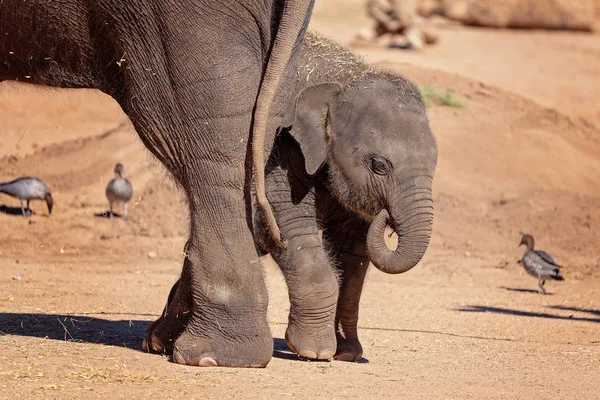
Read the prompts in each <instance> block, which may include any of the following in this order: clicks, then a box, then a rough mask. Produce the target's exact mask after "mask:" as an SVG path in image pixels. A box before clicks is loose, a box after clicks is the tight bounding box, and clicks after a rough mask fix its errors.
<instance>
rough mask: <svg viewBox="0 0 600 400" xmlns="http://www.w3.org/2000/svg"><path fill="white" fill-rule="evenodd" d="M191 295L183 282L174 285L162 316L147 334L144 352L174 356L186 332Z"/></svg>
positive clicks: (143, 347)
mask: <svg viewBox="0 0 600 400" xmlns="http://www.w3.org/2000/svg"><path fill="white" fill-rule="evenodd" d="M184 268H185V267H184ZM189 294H190V291H189V288H187V287H185V285H183V284H181V280H178V281H177V282H176V283H175V285H173V288H172V289H171V293H170V294H169V300H168V301H167V305H166V306H165V309H164V311H163V313H162V315H161V316H160V318H159V319H157V320H156V321H155V322H154V323H153V324H152V325H151V326H150V327H149V328H148V331H147V332H146V338H145V339H144V343H143V344H142V349H144V351H147V352H149V353H161V354H167V355H172V354H173V345H174V344H175V341H176V340H177V338H179V336H180V335H181V334H182V333H183V331H184V330H185V326H186V324H187V322H188V320H189V317H190V312H191V309H192V301H191V298H190V295H189Z"/></svg>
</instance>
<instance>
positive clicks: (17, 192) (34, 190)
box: [0, 177, 54, 217]
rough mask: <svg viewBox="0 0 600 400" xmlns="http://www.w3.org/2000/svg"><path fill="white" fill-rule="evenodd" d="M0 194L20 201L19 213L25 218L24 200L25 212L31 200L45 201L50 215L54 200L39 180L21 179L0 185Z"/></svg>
mask: <svg viewBox="0 0 600 400" xmlns="http://www.w3.org/2000/svg"><path fill="white" fill-rule="evenodd" d="M0 193H5V194H8V195H10V196H13V197H16V198H17V199H19V201H21V213H22V214H23V216H24V217H27V214H26V213H25V207H24V206H23V201H24V200H27V210H30V208H29V202H30V201H31V200H45V201H46V205H47V206H48V214H52V207H53V206H54V199H53V198H52V194H51V193H50V189H48V186H47V185H46V184H45V183H44V182H43V181H42V180H41V179H39V178H32V177H23V178H19V179H15V180H14V181H11V182H6V183H0Z"/></svg>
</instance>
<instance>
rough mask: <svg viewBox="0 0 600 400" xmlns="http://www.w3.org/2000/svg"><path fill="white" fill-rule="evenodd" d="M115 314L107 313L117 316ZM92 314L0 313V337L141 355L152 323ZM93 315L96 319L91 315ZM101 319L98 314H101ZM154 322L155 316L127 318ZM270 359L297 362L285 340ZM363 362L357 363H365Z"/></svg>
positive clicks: (275, 345)
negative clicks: (123, 350)
mask: <svg viewBox="0 0 600 400" xmlns="http://www.w3.org/2000/svg"><path fill="white" fill-rule="evenodd" d="M116 314H117V313H107V315H116ZM90 315H92V314H79V315H67V314H16V313H0V334H3V335H13V336H23V337H36V338H40V339H52V340H61V341H69V342H76V343H93V344H98V345H104V346H117V347H126V348H128V349H133V350H137V351H140V352H143V350H142V342H143V340H144V338H145V337H146V330H147V329H148V327H149V326H150V325H151V324H152V322H153V321H152V320H148V321H146V320H139V319H121V320H109V319H104V318H98V317H92V316H90ZM93 315H99V314H97V313H94V314H93ZM100 315H101V314H100ZM126 315H132V316H134V315H135V316H136V317H140V316H147V317H153V318H156V317H158V315H155V314H126ZM273 357H275V358H281V359H286V360H300V359H299V358H298V356H297V355H296V354H295V353H294V352H292V350H290V348H289V347H288V345H287V343H286V342H285V340H284V339H281V338H274V339H273ZM365 361H366V359H363V360H361V361H359V362H365Z"/></svg>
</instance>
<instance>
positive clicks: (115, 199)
mask: <svg viewBox="0 0 600 400" xmlns="http://www.w3.org/2000/svg"><path fill="white" fill-rule="evenodd" d="M123 175H125V170H124V169H123V164H121V163H117V164H116V165H115V177H114V179H111V181H110V182H108V185H107V186H106V198H107V199H108V205H109V208H110V211H109V217H110V218H112V217H113V204H115V203H123V219H125V220H127V206H128V203H129V200H131V198H132V197H133V187H132V186H131V182H129V180H128V179H127V178H124V177H123Z"/></svg>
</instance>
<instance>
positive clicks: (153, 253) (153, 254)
mask: <svg viewBox="0 0 600 400" xmlns="http://www.w3.org/2000/svg"><path fill="white" fill-rule="evenodd" d="M156 257H158V254H156V252H155V251H151V252H149V253H148V258H149V259H151V260H154V259H155V258H156Z"/></svg>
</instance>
